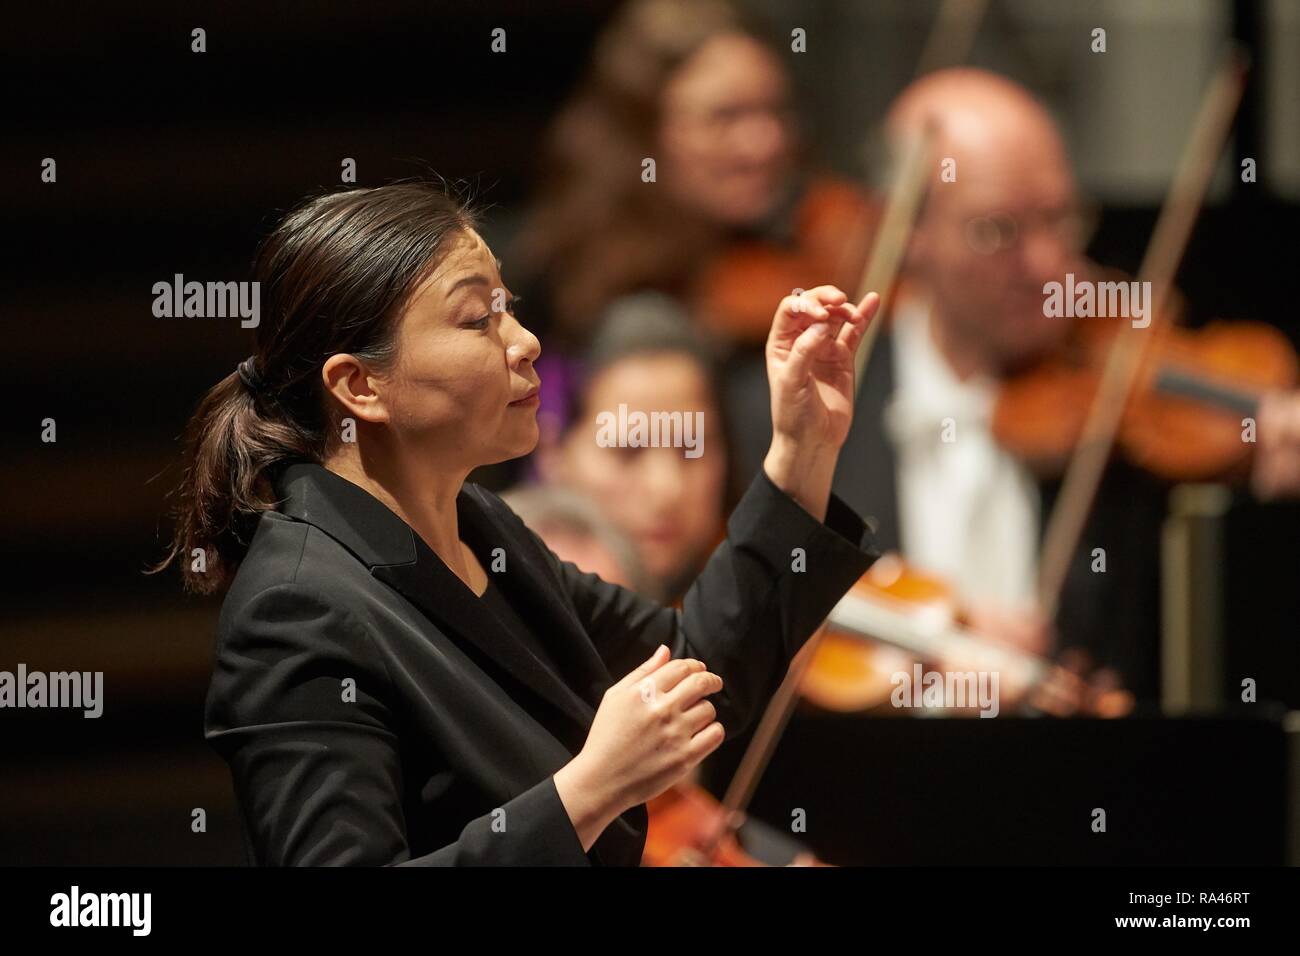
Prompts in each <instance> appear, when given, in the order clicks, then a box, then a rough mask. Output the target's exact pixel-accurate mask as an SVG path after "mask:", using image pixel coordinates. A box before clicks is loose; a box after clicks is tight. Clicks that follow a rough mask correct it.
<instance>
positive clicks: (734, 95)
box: [658, 34, 794, 225]
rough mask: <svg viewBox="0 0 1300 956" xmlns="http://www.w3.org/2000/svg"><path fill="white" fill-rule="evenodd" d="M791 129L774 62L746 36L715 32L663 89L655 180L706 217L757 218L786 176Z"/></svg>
mask: <svg viewBox="0 0 1300 956" xmlns="http://www.w3.org/2000/svg"><path fill="white" fill-rule="evenodd" d="M792 126H793V124H792V123H791V121H790V92H789V89H788V86H787V84H786V78H785V74H784V72H783V71H782V69H781V65H780V64H779V63H777V62H776V61H775V60H774V59H773V58H772V55H771V54H770V53H768V52H767V50H766V49H765V48H764V47H763V46H762V45H761V44H759V43H758V42H756V41H755V40H753V39H751V38H749V37H746V36H743V35H740V34H725V35H722V36H717V37H714V38H713V39H711V40H709V41H708V42H707V43H705V44H704V46H702V47H700V49H699V50H697V51H696V52H695V53H694V55H692V56H691V57H690V58H689V59H688V60H687V61H686V62H685V63H683V64H682V65H681V67H679V68H678V69H677V71H676V72H675V73H674V74H673V75H672V76H671V77H670V78H669V81H668V83H667V85H666V87H665V89H664V94H663V119H662V125H661V128H660V148H661V150H662V153H663V159H662V163H661V165H662V167H663V169H662V170H661V171H660V175H659V176H658V182H660V183H663V184H665V185H666V186H667V188H669V189H671V190H672V191H673V193H674V195H675V196H676V198H677V200H678V201H679V202H680V203H682V204H683V205H685V206H688V207H690V208H692V209H696V210H698V211H700V212H701V213H703V214H704V215H705V216H707V217H708V218H710V219H713V220H715V221H718V222H722V223H725V224H728V225H745V224H750V223H754V222H757V221H759V220H761V219H762V218H763V217H764V216H766V215H767V214H768V213H769V212H771V210H772V208H773V207H774V206H775V205H776V203H777V201H778V200H779V199H780V196H781V191H782V189H783V188H784V183H785V180H786V177H787V176H788V175H789V173H790V168H791V152H792V145H793V138H794V137H793V130H792Z"/></svg>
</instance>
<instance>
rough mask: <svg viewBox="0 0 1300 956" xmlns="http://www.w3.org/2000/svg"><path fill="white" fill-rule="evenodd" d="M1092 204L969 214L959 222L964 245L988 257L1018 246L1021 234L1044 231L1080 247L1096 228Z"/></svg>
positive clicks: (1081, 247)
mask: <svg viewBox="0 0 1300 956" xmlns="http://www.w3.org/2000/svg"><path fill="white" fill-rule="evenodd" d="M1098 218H1099V217H1098V214H1097V210H1096V209H1095V207H1092V206H1086V205H1078V206H1073V207H1069V208H1065V209H1059V210H1042V211H1038V212H1034V213H1031V214H1029V215H1019V216H1012V215H1010V214H1009V213H1004V212H994V213H990V214H988V215H985V216H973V217H971V218H969V219H966V220H965V221H964V222H963V223H962V235H963V237H964V238H965V240H966V244H967V245H968V246H970V247H971V249H973V250H974V251H975V252H978V253H979V254H980V255H985V256H992V255H996V254H998V253H999V252H1006V251H1009V250H1011V249H1014V248H1015V247H1016V246H1017V245H1019V243H1020V240H1021V238H1022V237H1023V236H1026V235H1032V234H1033V233H1035V232H1039V231H1045V232H1048V233H1050V234H1051V235H1053V236H1055V237H1056V238H1057V239H1059V240H1060V241H1061V242H1063V243H1064V244H1066V245H1067V246H1069V247H1070V248H1072V249H1083V248H1084V247H1085V246H1086V245H1087V244H1088V240H1089V239H1091V238H1092V233H1093V231H1094V230H1095V229H1096V228H1097V220H1098Z"/></svg>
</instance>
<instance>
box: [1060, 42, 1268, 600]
mask: <svg viewBox="0 0 1300 956" xmlns="http://www.w3.org/2000/svg"><path fill="white" fill-rule="evenodd" d="M1246 69H1247V61H1246V57H1245V55H1244V53H1243V52H1242V51H1241V50H1240V49H1239V48H1237V47H1235V46H1234V47H1233V48H1231V49H1230V50H1229V51H1228V53H1227V55H1226V56H1225V58H1224V61H1223V63H1222V64H1221V65H1220V67H1219V69H1218V70H1217V71H1216V73H1215V75H1214V77H1213V79H1212V80H1211V82H1210V86H1209V88H1208V90H1207V91H1206V94H1205V98H1204V99H1203V101H1202V103H1201V108H1200V112H1199V113H1198V115H1197V117H1196V121H1195V123H1194V125H1193V127H1192V135H1191V138H1190V139H1189V140H1188V142H1187V146H1186V148H1185V149H1184V152H1183V155H1182V157H1181V159H1180V162H1179V166H1178V169H1177V172H1176V173H1175V175H1174V180H1173V183H1172V185H1171V186H1170V189H1169V195H1168V196H1167V197H1166V198H1165V203H1164V206H1163V207H1162V208H1161V210H1160V215H1159V217H1158V218H1157V220H1156V225H1155V229H1154V230H1153V231H1152V234H1151V241H1150V243H1149V244H1148V245H1147V250H1146V253H1145V255H1144V256H1143V257H1142V264H1141V266H1140V267H1139V268H1138V276H1137V279H1138V281H1139V282H1142V281H1147V282H1150V283H1151V286H1150V288H1151V296H1150V302H1149V305H1148V309H1149V315H1150V316H1151V321H1150V323H1149V324H1148V325H1147V326H1145V327H1144V328H1135V327H1133V326H1132V324H1131V323H1130V324H1129V325H1127V326H1125V327H1123V328H1121V329H1120V331H1119V333H1118V335H1116V337H1115V342H1114V344H1113V345H1112V346H1111V348H1110V351H1109V353H1107V356H1106V363H1105V365H1104V366H1103V367H1102V374H1101V380H1100V382H1099V384H1098V386H1097V394H1096V395H1095V396H1094V397H1093V401H1092V405H1091V406H1090V407H1089V410H1088V417H1087V419H1086V420H1085V422H1084V426H1083V433H1082V435H1080V437H1079V443H1078V444H1077V445H1076V446H1075V449H1074V453H1073V455H1071V457H1070V462H1069V465H1068V466H1067V467H1066V472H1065V478H1064V480H1063V482H1062V485H1061V492H1060V496H1059V497H1058V498H1057V502H1056V507H1055V508H1053V509H1052V514H1051V516H1050V517H1049V519H1048V523H1047V529H1046V532H1045V533H1044V536H1043V550H1042V558H1041V560H1040V562H1039V573H1038V601H1039V606H1040V607H1041V608H1042V610H1043V613H1044V614H1046V616H1047V619H1048V620H1054V619H1055V617H1056V612H1057V610H1058V608H1059V606H1060V600H1061V592H1062V590H1063V589H1064V587H1065V579H1066V575H1067V574H1068V572H1069V568H1070V562H1071V559H1072V558H1073V557H1074V553H1075V551H1076V550H1077V549H1078V546H1079V541H1080V539H1081V538H1082V536H1083V528H1084V523H1085V522H1086V521H1087V517H1088V513H1089V511H1091V510H1092V506H1093V503H1094V501H1095V500H1096V496H1097V489H1098V487H1099V486H1100V484H1101V478H1102V474H1103V473H1104V471H1105V468H1106V462H1107V461H1108V460H1109V459H1110V454H1111V451H1112V449H1113V448H1114V444H1115V438H1116V436H1117V434H1118V432H1119V426H1120V421H1121V420H1122V418H1123V415H1124V407H1125V405H1126V404H1127V402H1128V398H1129V395H1130V394H1131V393H1132V391H1133V386H1134V384H1135V383H1136V381H1137V377H1138V372H1139V370H1140V369H1141V367H1142V360H1143V358H1144V357H1145V356H1146V354H1147V350H1148V348H1149V347H1150V343H1151V341H1152V340H1153V339H1154V338H1155V333H1156V331H1157V328H1158V325H1159V324H1161V322H1162V319H1161V315H1162V313H1163V311H1164V306H1165V304H1166V302H1167V300H1168V298H1169V294H1170V292H1171V290H1172V288H1173V280H1174V274H1175V273H1176V272H1177V270H1178V265H1179V263H1180V262H1181V261H1182V258H1183V253H1184V252H1185V251H1186V249H1187V243H1188V240H1189V239H1190V238H1191V234H1192V227H1193V226H1194V225H1195V223H1196V219H1197V216H1198V214H1199V211H1200V207H1201V204H1202V203H1203V202H1204V200H1205V194H1206V192H1207V191H1208V189H1209V186H1210V180H1211V179H1212V178H1213V176H1214V169H1215V166H1216V165H1217V162H1218V158H1219V154H1220V153H1221V152H1222V150H1223V146H1224V144H1225V143H1226V142H1227V139H1228V134H1229V132H1230V131H1231V129H1232V121H1233V117H1234V116H1235V115H1236V112H1237V106H1238V104H1239V103H1240V102H1241V96H1242V92H1243V90H1244V89H1245V85H1246Z"/></svg>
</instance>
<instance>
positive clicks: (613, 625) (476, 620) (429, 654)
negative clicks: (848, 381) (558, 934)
mask: <svg viewBox="0 0 1300 956" xmlns="http://www.w3.org/2000/svg"><path fill="white" fill-rule="evenodd" d="M276 488H277V492H278V494H279V496H280V497H281V498H282V499H283V501H282V504H281V507H280V510H278V511H274V512H267V513H266V514H265V515H264V516H263V517H262V518H261V520H260V522H259V524H258V527H257V531H256V534H255V535H254V537H253V540H252V542H251V545H250V549H249V552H248V555H247V557H246V559H245V560H244V562H243V563H242V565H241V566H240V568H239V571H238V573H237V574H236V576H235V579H234V581H233V583H232V584H231V588H230V591H229V593H228V595H227V597H226V599H225V603H224V604H223V606H222V610H221V617H220V621H219V624H218V636H217V644H216V651H215V666H214V669H213V676H212V682H211V685H210V687H209V690H208V697H207V704H206V711H205V735H206V738H207V740H208V741H209V742H210V743H211V745H212V746H213V747H214V748H215V749H216V750H217V752H218V753H220V754H221V756H222V757H223V758H225V759H226V760H227V761H228V763H229V764H230V768H231V773H232V776H233V780H234V787H235V795H236V799H237V802H238V804H239V808H240V815H241V819H242V823H243V827H244V837H245V840H246V845H247V847H248V850H249V852H250V854H251V857H252V859H253V860H254V861H255V862H256V863H259V864H267V865H285V864H308V865H312V864H382V865H390V864H408V865H446V864H460V865H467V864H577V865H582V864H593V863H594V864H604V865H618V864H622V865H636V864H638V863H639V862H640V859H641V851H642V848H643V846H644V843H645V835H646V823H647V814H646V810H645V807H644V805H642V806H638V807H635V808H633V809H631V810H628V811H627V812H625V813H624V814H623V815H622V816H621V817H619V818H618V819H616V820H615V821H614V822H613V823H612V824H611V825H610V826H609V827H608V828H607V829H606V830H605V832H604V833H603V834H602V835H601V836H600V838H599V839H598V840H597V841H596V843H595V844H594V845H593V846H592V848H591V850H590V852H589V853H584V852H583V849H582V845H581V843H580V841H579V839H578V836H577V833H576V831H575V830H574V828H573V825H572V823H571V821H570V820H569V817H568V814H567V813H566V811H565V809H564V806H563V804H562V803H561V801H560V799H559V796H558V794H557V792H556V789H555V784H554V780H553V776H552V775H553V774H554V773H555V771H556V770H558V769H559V768H560V767H562V766H564V764H566V763H568V762H569V761H570V760H571V759H572V758H573V756H574V755H575V754H576V753H577V752H578V751H579V750H580V749H581V747H582V745H583V743H584V741H585V740H586V736H587V731H588V730H589V728H590V726H591V722H592V719H593V717H594V715H595V710H596V707H597V706H598V705H599V703H600V699H601V696H602V694H603V693H604V692H605V690H606V689H607V688H608V687H609V686H610V685H611V684H612V683H614V681H615V680H617V679H618V678H621V677H622V676H623V675H624V674H626V673H627V672H628V671H629V670H631V669H632V668H633V667H635V666H636V665H638V664H640V663H642V662H643V661H644V660H645V659H646V658H648V657H649V656H650V655H651V654H652V653H653V652H654V649H655V647H656V646H657V645H659V644H661V643H663V644H667V645H668V646H669V647H670V648H671V649H672V652H673V656H674V657H696V658H699V659H700V660H702V661H704V662H705V663H706V664H707V665H708V666H709V668H710V669H711V670H713V671H714V672H715V673H717V674H719V675H720V676H721V677H722V678H723V680H724V682H725V687H724V689H723V690H722V691H721V692H719V693H717V694H714V695H713V696H712V697H710V698H709V699H710V700H711V701H712V702H713V703H714V705H715V706H716V707H717V711H718V720H719V721H721V722H722V725H723V727H724V728H725V729H726V730H727V733H728V735H732V734H736V733H739V732H741V731H743V730H744V729H745V728H747V727H749V726H750V724H751V723H753V722H754V721H755V720H756V719H757V716H758V715H759V714H760V713H761V709H762V707H763V706H764V705H765V703H766V702H767V701H768V699H769V698H770V697H771V695H772V693H773V692H774V691H775V689H776V687H777V686H778V684H779V682H780V680H781V677H782V676H783V674H784V672H785V670H786V667H787V665H788V664H789V662H790V660H791V658H792V657H793V656H794V654H795V652H796V651H797V650H798V649H799V648H800V646H802V644H803V643H804V641H805V640H806V639H807V638H808V637H809V636H810V635H811V634H812V632H813V631H814V630H815V629H816V627H817V626H818V624H819V623H820V622H821V621H822V619H823V618H824V617H825V615H826V614H827V613H828V612H829V610H830V609H831V607H832V606H833V605H834V604H835V602H836V601H837V600H838V599H839V598H840V597H841V596H842V595H843V594H844V592H845V591H846V590H847V589H848V588H849V586H850V585H851V584H852V583H853V582H854V581H855V580H856V579H857V578H858V577H860V576H861V575H862V574H863V573H864V572H865V571H866V569H867V568H868V567H869V566H870V564H871V562H872V561H873V560H874V559H875V557H876V556H877V551H876V549H875V547H874V542H873V540H872V538H871V536H870V534H869V533H868V532H866V529H865V526H864V525H863V522H862V521H861V519H860V518H859V517H858V516H857V515H856V514H854V512H853V511H852V510H850V509H849V508H848V506H847V505H845V504H844V502H843V501H841V500H840V499H838V498H835V497H832V499H831V503H830V506H829V508H828V512H827V517H826V522H825V524H824V525H823V524H821V523H819V522H817V521H816V520H815V519H814V518H813V517H812V516H811V515H809V514H808V512H806V511H805V510H804V509H803V508H802V507H800V506H799V505H798V504H797V503H796V502H795V501H794V500H793V499H791V498H790V497H789V496H788V495H786V494H785V493H784V492H782V491H781V490H780V489H778V488H777V487H776V486H775V485H774V484H772V482H771V480H770V479H768V477H767V475H766V474H765V473H763V472H762V471H760V472H759V473H758V475H756V476H755V478H754V480H753V482H752V484H751V485H750V487H749V490H748V491H747V492H746V493H745V495H744V497H743V499H742V500H741V502H740V504H739V505H738V506H737V508H736V510H735V512H734V513H733V514H732V515H731V517H730V519H729V521H728V524H727V531H728V535H727V540H726V541H725V542H723V543H722V544H721V545H719V547H718V549H717V550H716V551H715V552H714V554H713V556H712V557H711V558H710V560H709V562H708V564H707V566H706V567H705V568H704V570H703V572H701V574H700V577H699V578H698V579H697V580H696V582H695V583H694V584H693V585H692V587H691V589H690V591H689V593H688V594H687V595H686V598H685V601H684V603H683V608H682V610H675V609H672V608H663V607H660V606H659V605H657V604H655V603H653V602H651V601H648V600H646V599H644V598H642V597H640V596H638V595H637V594H635V593H633V592H630V591H627V590H625V589H623V588H620V587H618V586H616V585H613V584H610V583H607V582H605V581H603V580H601V579H600V578H599V577H597V576H596V575H594V574H584V573H583V572H581V571H579V570H578V569H577V568H576V567H575V566H574V565H573V564H571V563H569V562H561V561H560V560H559V559H558V558H557V557H556V556H555V555H554V553H553V552H551V551H550V550H549V549H548V548H547V547H546V546H545V545H544V544H543V543H542V542H541V540H540V539H539V538H538V537H537V536H536V535H535V534H534V533H533V532H531V531H530V530H528V528H526V527H525V526H524V524H523V523H522V522H521V521H520V519H519V518H518V516H516V515H515V513H514V512H513V511H511V510H510V509H509V507H507V506H506V505H505V503H504V502H502V501H501V499H500V498H498V497H497V496H496V495H494V494H492V493H491V492H489V491H487V490H486V489H484V488H482V487H480V486H478V485H475V484H473V483H470V482H467V483H465V485H464V486H463V488H462V490H461V492H460V494H459V496H458V498H457V510H458V514H459V520H460V533H461V537H462V538H463V539H464V540H465V542H466V543H467V544H468V545H469V546H470V547H471V548H473V549H474V551H475V553H476V554H477V555H478V556H479V558H480V560H482V561H483V563H484V566H485V567H487V568H489V573H492V572H491V567H492V561H493V558H494V549H498V548H499V549H501V550H500V551H499V552H496V553H495V557H497V558H498V559H500V558H504V561H505V568H504V570H503V571H501V572H499V573H497V574H496V577H495V578H494V580H495V581H496V582H497V584H498V586H499V587H500V588H501V590H502V591H503V593H504V594H505V596H506V597H507V599H508V600H509V601H510V603H511V606H512V607H513V608H514V609H515V610H516V611H518V613H519V614H520V616H521V617H522V618H523V619H524V620H525V621H528V622H530V623H531V625H532V627H533V630H534V632H535V633H536V634H537V635H539V636H540V637H541V639H542V640H544V641H545V642H546V647H547V649H548V651H550V653H551V654H552V655H553V656H554V658H555V662H556V665H557V666H558V667H559V668H560V669H561V670H563V672H564V673H563V674H560V673H556V672H555V671H554V670H553V669H551V668H550V667H548V666H546V665H544V664H543V663H542V662H540V661H539V660H538V659H537V658H536V657H535V656H534V655H533V654H532V653H531V652H530V651H529V650H528V649H527V644H526V643H524V642H523V641H521V640H519V639H518V638H516V637H515V636H514V635H513V634H512V633H509V632H508V631H506V630H503V628H502V625H501V624H500V623H498V620H497V618H496V617H495V616H494V615H492V614H491V612H490V610H489V609H488V608H487V607H486V606H484V605H483V604H482V603H481V600H480V599H479V598H478V597H476V596H475V595H474V593H473V591H471V590H470V589H469V588H468V587H466V586H465V585H464V583H463V582H461V580H460V579H459V578H457V577H456V576H455V575H454V574H453V573H452V572H451V570H450V569H449V568H448V567H447V566H446V565H445V564H444V563H443V562H442V560H441V559H440V558H438V556H437V555H436V554H435V553H434V552H433V551H432V549H430V548H429V547H428V545H426V544H425V543H424V541H423V539H421V538H420V536H419V535H417V534H415V533H414V531H413V530H412V529H411V528H410V527H409V526H408V525H407V524H406V523H405V522H403V521H402V520H401V519H400V518H398V517H397V515H395V514H394V513H393V512H392V511H390V510H389V509H388V508H387V507H386V506H385V505H384V504H383V503H381V502H380V501H379V500H378V499H376V498H375V497H373V496H372V495H370V494H369V493H368V492H366V491H365V490H363V489H362V488H360V487H359V486H357V485H355V484H353V483H351V482H349V481H347V480H346V479H344V478H341V477H339V476H337V475H335V474H333V473H332V472H330V471H327V470H326V469H325V468H323V467H321V466H319V465H315V464H307V463H298V464H293V465H291V466H289V467H288V468H286V469H285V470H284V471H283V473H282V474H281V475H280V477H279V479H278V480H277V482H276ZM797 548H802V549H803V553H804V560H805V562H806V564H805V565H804V567H805V568H806V570H802V571H799V570H792V564H794V563H796V561H795V559H796V558H797V557H798V556H797V555H796V554H795V552H794V549H797Z"/></svg>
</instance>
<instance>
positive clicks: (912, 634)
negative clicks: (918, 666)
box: [799, 553, 1133, 717]
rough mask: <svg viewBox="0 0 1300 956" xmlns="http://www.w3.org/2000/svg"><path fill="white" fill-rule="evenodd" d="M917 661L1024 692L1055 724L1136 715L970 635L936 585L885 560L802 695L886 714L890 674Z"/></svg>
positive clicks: (829, 632)
mask: <svg viewBox="0 0 1300 956" xmlns="http://www.w3.org/2000/svg"><path fill="white" fill-rule="evenodd" d="M918 660H920V661H936V662H940V661H941V662H947V663H954V662H960V666H961V667H962V668H964V669H971V670H985V671H996V672H998V673H999V674H1001V675H1002V677H1003V679H1004V680H1005V682H1006V684H1007V685H1008V686H1010V687H1023V688H1027V689H1031V693H1030V695H1029V696H1028V697H1027V698H1026V699H1027V701H1028V702H1029V703H1030V704H1032V705H1033V706H1035V707H1036V708H1038V709H1039V710H1041V711H1043V712H1045V713H1049V714H1053V715H1055V716H1060V717H1063V716H1070V715H1080V714H1081V715H1086V716H1098V717H1121V716H1124V715H1126V714H1127V713H1129V712H1130V711H1131V710H1132V708H1133V699H1132V695H1130V694H1128V693H1127V692H1126V691H1122V690H1118V689H1111V688H1108V687H1089V686H1088V685H1087V684H1086V683H1085V682H1084V681H1083V680H1081V679H1080V678H1079V676H1078V675H1077V674H1075V673H1073V672H1072V671H1070V670H1069V669H1067V668H1065V667H1063V666H1062V665H1060V664H1058V663H1056V662H1054V661H1051V660H1049V659H1047V658H1045V657H1041V656H1039V655H1037V654H1033V653H1031V652H1029V651H1025V650H1022V649H1020V648H1016V647H1012V646H1010V645H1004V644H998V643H994V642H992V641H990V640H988V639H987V638H985V637H983V636H982V635H980V634H978V633H977V632H975V631H972V630H971V628H970V626H969V619H968V618H967V616H966V615H965V613H964V612H963V609H962V608H961V606H960V604H959V603H958V601H957V599H956V596H955V595H954V593H953V591H952V590H951V589H950V588H949V587H948V586H947V585H946V584H945V583H944V582H943V581H941V580H940V579H939V578H936V577H933V576H930V575H927V574H924V573H922V572H920V571H917V570H916V569H915V568H912V567H910V566H909V565H908V564H907V563H906V562H905V561H904V560H903V559H902V558H901V557H900V556H899V555H897V554H892V553H891V554H886V555H882V556H881V557H880V559H878V560H877V561H876V563H875V564H873V565H872V566H871V568H870V569H869V570H868V571H867V573H866V574H865V575H863V576H862V578H861V579H859V580H858V581H857V582H856V583H855V584H854V585H853V587H851V588H850V589H849V591H848V593H847V594H845V596H844V598H843V599H841V601H840V603H839V604H837V605H836V606H835V608H834V610H832V611H831V614H830V616H829V617H828V618H827V629H826V631H825V632H824V633H823V634H822V637H821V640H820V642H819V643H818V645H817V647H816V650H815V652H814V657H813V660H812V661H811V662H810V664H809V666H808V668H807V670H806V671H805V672H804V674H803V677H802V680H801V682H800V685H799V691H800V694H801V696H802V698H803V700H805V701H807V702H808V703H810V704H812V705H814V706H816V707H819V708H821V709H824V710H832V711H839V712H859V711H871V710H880V711H881V712H889V711H890V708H888V707H887V706H886V705H887V704H888V703H889V702H890V699H891V696H892V695H893V692H894V689H895V686H896V683H895V679H894V675H896V674H898V673H899V672H900V671H906V670H908V669H910V667H911V666H912V663H913V662H914V661H918Z"/></svg>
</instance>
